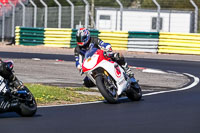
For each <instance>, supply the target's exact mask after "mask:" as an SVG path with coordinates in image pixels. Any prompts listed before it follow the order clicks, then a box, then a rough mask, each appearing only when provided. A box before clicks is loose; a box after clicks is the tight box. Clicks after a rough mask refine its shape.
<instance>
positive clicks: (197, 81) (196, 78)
mask: <svg viewBox="0 0 200 133" xmlns="http://www.w3.org/2000/svg"><path fill="white" fill-rule="evenodd" d="M183 74H185V75H187V76H189V77H191V78H193V79H194V82H193V83H192V84H190V85H189V86H186V87H184V88H180V89H176V90H169V91H159V92H152V93H147V94H143V95H142V96H151V95H157V94H163V93H168V92H177V91H184V90H188V89H190V88H192V87H194V86H196V85H197V84H198V83H199V78H198V77H195V76H194V75H191V74H188V73H183ZM122 99H126V98H122ZM103 102H104V101H95V102H85V103H75V104H61V105H49V106H38V108H49V107H63V106H77V105H86V104H94V103H103Z"/></svg>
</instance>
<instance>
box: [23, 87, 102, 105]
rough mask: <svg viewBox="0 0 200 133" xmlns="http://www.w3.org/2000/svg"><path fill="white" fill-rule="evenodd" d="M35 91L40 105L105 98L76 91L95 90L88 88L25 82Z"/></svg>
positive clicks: (34, 93)
mask: <svg viewBox="0 0 200 133" xmlns="http://www.w3.org/2000/svg"><path fill="white" fill-rule="evenodd" d="M25 85H26V86H27V87H28V88H29V89H30V91H31V92H32V93H33V95H34V97H35V99H36V101H37V104H38V105H57V104H72V103H83V102H92V101H98V100H103V97H100V96H95V95H84V94H80V93H77V92H76V91H84V92H94V91H95V90H91V89H88V88H83V87H82V88H60V87H55V86H47V85H41V84H25Z"/></svg>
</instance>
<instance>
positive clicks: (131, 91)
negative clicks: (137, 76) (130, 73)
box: [126, 82, 142, 101]
mask: <svg viewBox="0 0 200 133" xmlns="http://www.w3.org/2000/svg"><path fill="white" fill-rule="evenodd" d="M126 95H127V97H128V98H129V99H131V100H132V101H139V100H140V99H141V98H142V90H141V88H140V85H139V84H138V83H137V82H134V83H131V85H130V88H128V90H127V92H126Z"/></svg>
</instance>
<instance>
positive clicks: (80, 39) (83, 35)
mask: <svg viewBox="0 0 200 133" xmlns="http://www.w3.org/2000/svg"><path fill="white" fill-rule="evenodd" d="M76 40H77V44H78V45H79V46H85V45H87V44H88V42H89V41H90V32H89V31H88V30H87V29H86V28H80V29H79V30H78V31H77V33H76Z"/></svg>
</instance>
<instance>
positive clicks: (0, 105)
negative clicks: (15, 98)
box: [0, 97, 10, 113]
mask: <svg viewBox="0 0 200 133" xmlns="http://www.w3.org/2000/svg"><path fill="white" fill-rule="evenodd" d="M9 108H10V102H9V101H8V100H7V99H6V98H3V97H1V98H0V113H3V112H6V111H8V110H9Z"/></svg>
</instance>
